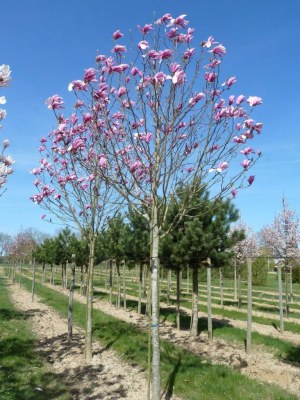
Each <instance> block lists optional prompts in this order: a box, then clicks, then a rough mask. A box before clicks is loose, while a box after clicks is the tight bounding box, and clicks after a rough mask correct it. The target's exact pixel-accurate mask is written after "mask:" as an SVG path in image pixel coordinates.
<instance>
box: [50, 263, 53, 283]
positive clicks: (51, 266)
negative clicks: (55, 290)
mask: <svg viewBox="0 0 300 400" xmlns="http://www.w3.org/2000/svg"><path fill="white" fill-rule="evenodd" d="M50 268H51V277H50V280H51V285H54V271H53V264H51V265H50Z"/></svg>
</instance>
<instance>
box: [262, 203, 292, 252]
mask: <svg viewBox="0 0 300 400" xmlns="http://www.w3.org/2000/svg"><path fill="white" fill-rule="evenodd" d="M299 228H300V227H299V218H298V216H297V214H296V212H295V210H293V209H291V208H290V207H289V205H288V203H287V201H286V199H285V198H283V199H282V210H281V212H280V213H278V214H277V215H276V217H275V218H274V221H273V223H272V224H271V225H267V226H265V227H264V228H263V229H262V231H261V238H262V242H263V244H264V246H265V247H266V249H267V250H268V252H269V253H270V255H271V256H272V257H274V258H278V259H287V258H291V259H292V258H297V257H299V256H300V251H299V243H300V229H299Z"/></svg>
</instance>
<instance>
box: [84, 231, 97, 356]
mask: <svg viewBox="0 0 300 400" xmlns="http://www.w3.org/2000/svg"><path fill="white" fill-rule="evenodd" d="M89 242H90V243H89V266H88V279H87V293H86V335H85V359H86V362H87V363H90V362H91V360H92V356H93V352H92V333H93V294H94V293H93V290H94V288H93V277H94V256H95V236H94V235H93V236H91V237H90V238H89Z"/></svg>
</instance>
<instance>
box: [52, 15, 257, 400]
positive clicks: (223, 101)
mask: <svg viewBox="0 0 300 400" xmlns="http://www.w3.org/2000/svg"><path fill="white" fill-rule="evenodd" d="M185 17H186V16H185V15H181V16H179V17H177V18H173V17H172V16H171V15H170V14H165V15H163V16H162V17H161V18H160V19H158V20H157V21H156V22H155V23H153V24H146V25H144V26H139V25H138V27H137V32H136V34H134V35H133V37H130V38H129V46H127V47H126V45H125V42H124V40H123V39H124V35H123V33H122V32H121V31H120V30H117V31H115V32H114V33H113V40H114V44H113V45H112V49H111V53H110V54H108V55H104V54H98V55H97V56H96V67H94V68H88V69H86V71H85V74H84V75H83V77H81V79H78V80H74V81H72V82H71V83H70V85H69V90H70V91H73V92H74V94H75V96H76V98H77V101H76V110H77V113H80V114H81V117H82V130H83V131H82V132H80V133H79V134H78V135H79V136H78V140H80V141H79V143H78V144H77V146H76V147H77V149H78V150H76V151H77V152H79V153H80V152H81V148H82V147H85V146H86V145H87V141H90V140H93V141H94V142H95V143H96V144H97V152H96V159H97V168H98V169H97V176H100V175H101V176H102V177H103V179H104V180H105V182H107V184H109V185H110V187H112V188H114V189H115V190H116V192H118V193H119V194H120V195H121V196H122V198H123V199H124V200H125V201H126V202H127V203H128V204H129V206H130V207H131V208H132V209H135V210H136V211H137V212H140V210H146V212H144V213H143V216H144V217H145V218H146V219H147V220H148V222H149V226H150V238H151V239H150V242H151V245H150V257H151V260H152V323H151V328H152V348H153V354H152V376H153V379H152V398H153V399H155V400H156V399H159V397H160V350H159V301H158V293H159V290H158V289H159V288H158V285H159V279H158V270H159V266H158V249H159V240H160V237H161V235H162V234H166V230H164V225H165V221H166V215H167V208H168V199H169V198H170V196H172V195H173V194H174V193H175V192H176V190H178V185H179V183H180V184H181V185H182V187H183V188H189V189H188V190H190V192H191V195H193V194H194V193H195V192H196V191H198V190H201V189H202V188H203V187H205V188H206V189H207V190H209V189H211V190H210V191H211V192H212V193H214V196H224V195H226V194H230V192H231V194H232V196H236V194H237V191H238V189H239V188H243V187H245V186H249V185H251V184H252V183H253V181H254V176H253V175H249V170H250V168H251V167H252V166H253V165H254V163H255V161H256V159H257V158H258V157H259V156H260V151H259V150H254V148H253V147H252V146H251V145H250V144H249V143H248V142H249V141H252V139H253V138H254V135H255V133H258V134H259V133H261V129H262V124H261V123H257V122H255V121H254V120H253V118H252V117H250V116H249V115H250V113H251V112H252V110H253V108H254V107H256V106H257V105H259V104H261V103H262V99H261V98H260V97H257V96H248V97H245V96H244V95H242V94H239V95H235V94H231V90H232V87H234V84H235V82H236V81H237V79H236V77H235V76H222V74H221V66H222V62H223V58H224V56H225V55H226V48H225V47H224V46H223V45H222V44H221V43H220V42H217V41H216V40H215V39H214V38H213V37H209V38H208V39H207V40H204V41H202V42H201V45H200V46H199V45H197V44H196V43H199V39H197V40H196V41H195V44H194V45H193V42H194V35H195V30H194V28H192V27H189V23H188V21H187V20H186V19H185ZM135 40H136V41H135ZM48 104H49V108H52V109H54V110H55V111H56V110H57V109H59V108H61V107H62V105H63V100H62V98H61V97H60V96H58V95H54V96H53V97H51V98H50V99H49V101H48ZM61 123H62V124H64V123H65V122H64V120H62V122H61ZM70 123H71V122H69V124H70ZM62 130H63V129H62ZM59 135H60V136H59V137H61V136H63V135H64V132H60V134H59ZM59 140H60V141H61V140H63V139H59ZM73 140H74V139H72V140H71V141H70V143H69V146H71V143H73ZM52 168H53V167H52ZM186 190H187V189H186ZM50 191H51V189H50ZM188 197H189V196H186V199H187V201H186V202H184V203H183V204H181V205H180V208H179V211H178V215H176V217H175V218H174V223H173V224H172V225H173V226H170V227H169V229H172V228H173V227H174V225H176V223H178V222H179V221H180V219H181V218H182V217H184V215H185V214H186V213H187V211H188V209H189V204H188ZM163 232H164V233H163Z"/></svg>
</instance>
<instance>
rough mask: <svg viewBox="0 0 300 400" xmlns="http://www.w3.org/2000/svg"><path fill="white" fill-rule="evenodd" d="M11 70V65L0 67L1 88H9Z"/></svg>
mask: <svg viewBox="0 0 300 400" xmlns="http://www.w3.org/2000/svg"><path fill="white" fill-rule="evenodd" d="M10 74H11V69H10V66H9V65H6V64H2V65H0V87H1V86H2V87H4V86H8V85H9V83H10V81H11V76H10Z"/></svg>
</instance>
